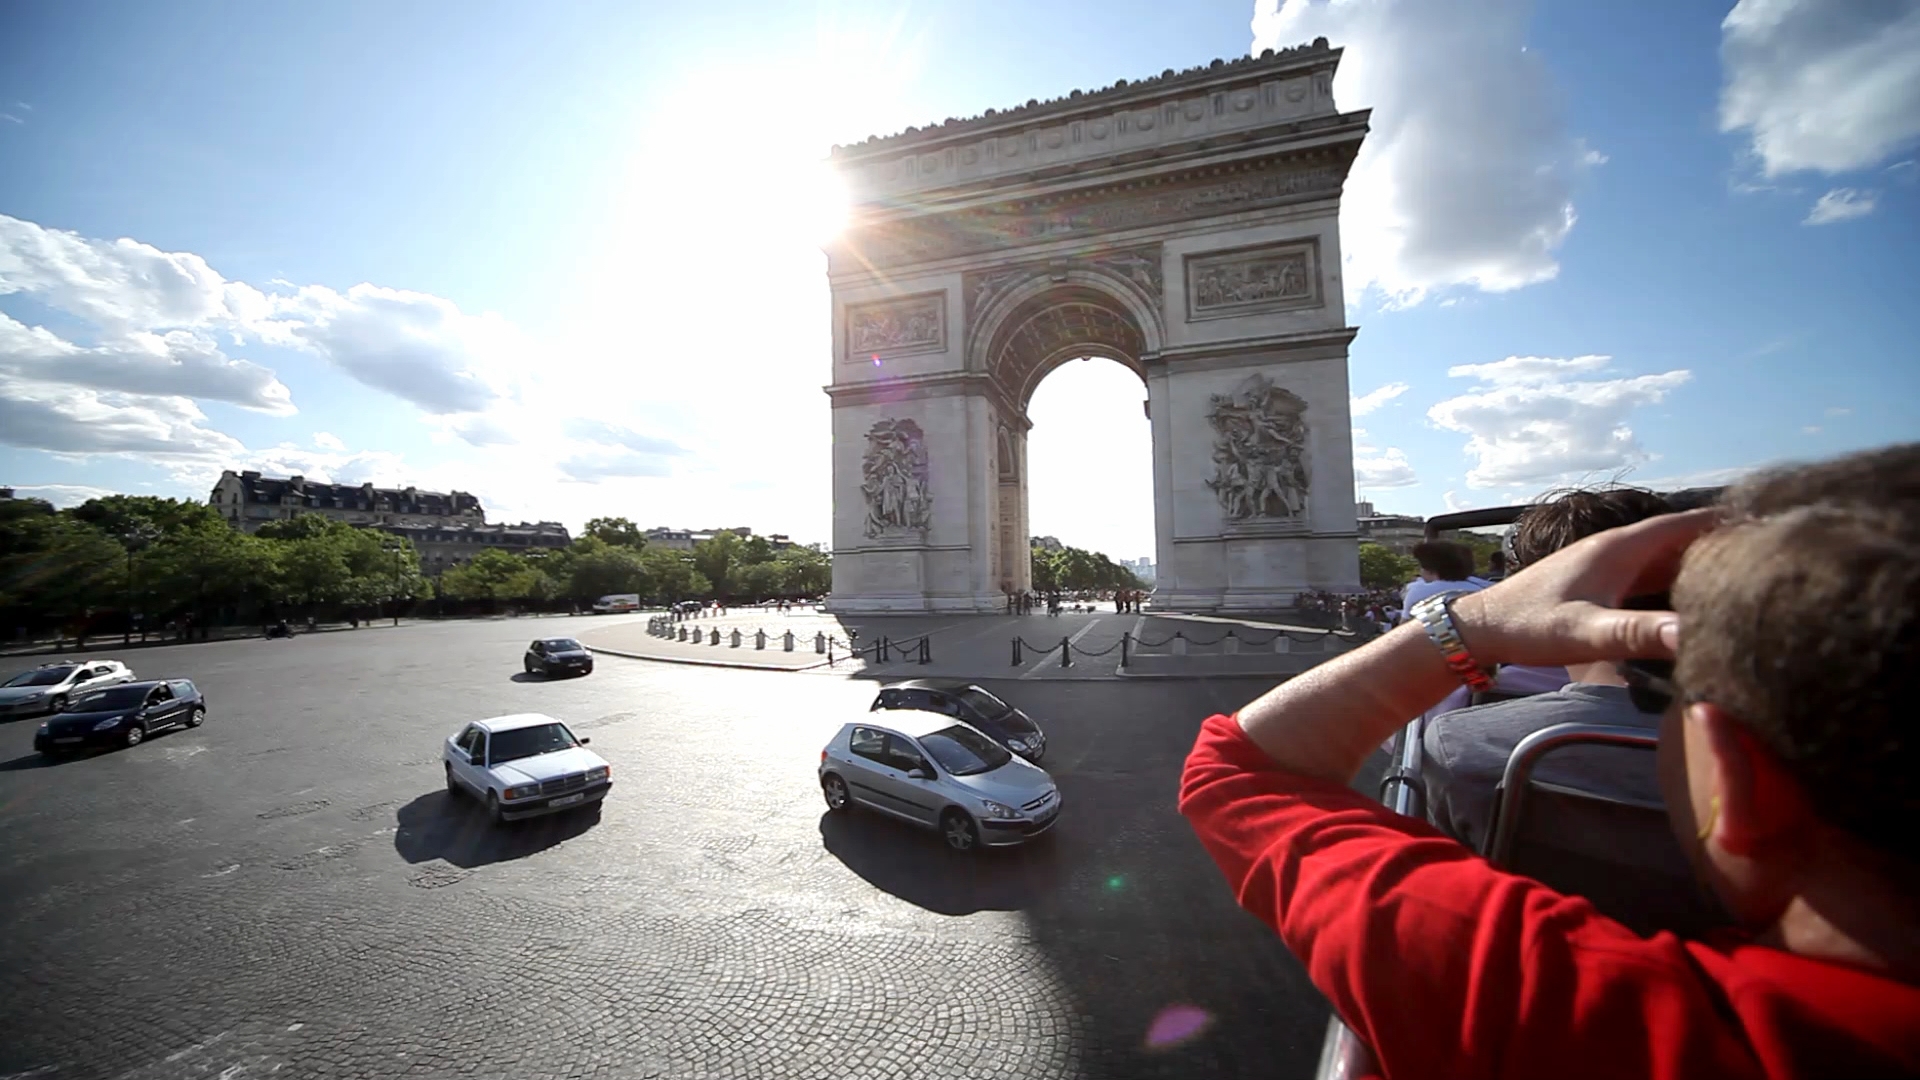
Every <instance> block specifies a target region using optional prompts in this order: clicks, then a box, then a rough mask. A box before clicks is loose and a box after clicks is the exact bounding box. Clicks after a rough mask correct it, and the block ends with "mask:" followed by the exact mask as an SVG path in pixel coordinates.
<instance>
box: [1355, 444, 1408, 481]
mask: <svg viewBox="0 0 1920 1080" xmlns="http://www.w3.org/2000/svg"><path fill="white" fill-rule="evenodd" d="M1419 482H1420V478H1419V477H1418V476H1415V475H1414V472H1413V463H1412V462H1410V461H1408V460H1407V455H1406V453H1405V452H1404V451H1402V450H1401V449H1400V448H1399V447H1395V446H1389V447H1387V448H1386V449H1385V450H1376V449H1374V448H1373V447H1371V446H1366V447H1363V446H1359V445H1355V446H1354V448H1353V486H1355V487H1358V488H1395V487H1407V486H1409V485H1412V484H1417V483H1419Z"/></svg>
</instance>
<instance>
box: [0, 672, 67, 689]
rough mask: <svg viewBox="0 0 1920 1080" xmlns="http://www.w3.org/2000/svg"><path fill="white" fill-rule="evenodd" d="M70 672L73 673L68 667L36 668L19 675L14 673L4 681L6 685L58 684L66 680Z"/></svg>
mask: <svg viewBox="0 0 1920 1080" xmlns="http://www.w3.org/2000/svg"><path fill="white" fill-rule="evenodd" d="M71 674H73V669H72V668H70V667H55V668H44V667H43V668H36V669H34V670H33V671H27V672H22V673H21V674H19V675H15V676H14V677H13V678H11V679H8V680H7V681H6V685H8V686H58V685H59V684H61V683H63V682H66V681H67V676H69V675H71Z"/></svg>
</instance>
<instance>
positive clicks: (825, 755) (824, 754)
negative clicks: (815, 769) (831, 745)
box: [820, 750, 827, 765]
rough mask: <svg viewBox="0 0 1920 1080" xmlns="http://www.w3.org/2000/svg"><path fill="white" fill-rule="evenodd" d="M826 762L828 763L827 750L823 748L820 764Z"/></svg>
mask: <svg viewBox="0 0 1920 1080" xmlns="http://www.w3.org/2000/svg"><path fill="white" fill-rule="evenodd" d="M826 763H827V752H826V751H825V750H822V751H820V764H822V765H825V764H826Z"/></svg>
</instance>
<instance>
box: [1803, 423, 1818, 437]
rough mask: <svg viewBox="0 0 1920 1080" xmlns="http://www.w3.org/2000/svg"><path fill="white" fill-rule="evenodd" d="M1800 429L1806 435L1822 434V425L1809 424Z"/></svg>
mask: <svg viewBox="0 0 1920 1080" xmlns="http://www.w3.org/2000/svg"><path fill="white" fill-rule="evenodd" d="M1800 431H1801V433H1802V434H1804V435H1818V434H1820V425H1819V424H1808V425H1807V426H1806V427H1803V428H1801V429H1800Z"/></svg>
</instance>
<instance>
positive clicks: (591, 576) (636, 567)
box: [567, 540, 653, 601]
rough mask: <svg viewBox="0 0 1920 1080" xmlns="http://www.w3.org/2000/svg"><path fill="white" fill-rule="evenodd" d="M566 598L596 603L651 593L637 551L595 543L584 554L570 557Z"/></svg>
mask: <svg viewBox="0 0 1920 1080" xmlns="http://www.w3.org/2000/svg"><path fill="white" fill-rule="evenodd" d="M570 562H571V568H570V573H569V576H568V578H567V595H569V596H571V597H573V598H575V599H576V600H581V601H591V600H596V599H598V598H600V597H602V596H608V595H611V594H614V593H639V594H641V595H642V596H645V595H647V594H648V593H650V592H652V590H653V578H652V576H651V575H650V574H648V573H647V565H646V563H645V562H644V561H643V558H642V555H641V553H640V552H636V551H634V550H633V549H632V548H629V547H617V546H614V545H612V544H608V543H605V542H600V541H597V540H596V543H595V546H593V547H592V548H589V549H588V550H587V552H586V553H585V554H573V555H571V556H570Z"/></svg>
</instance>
